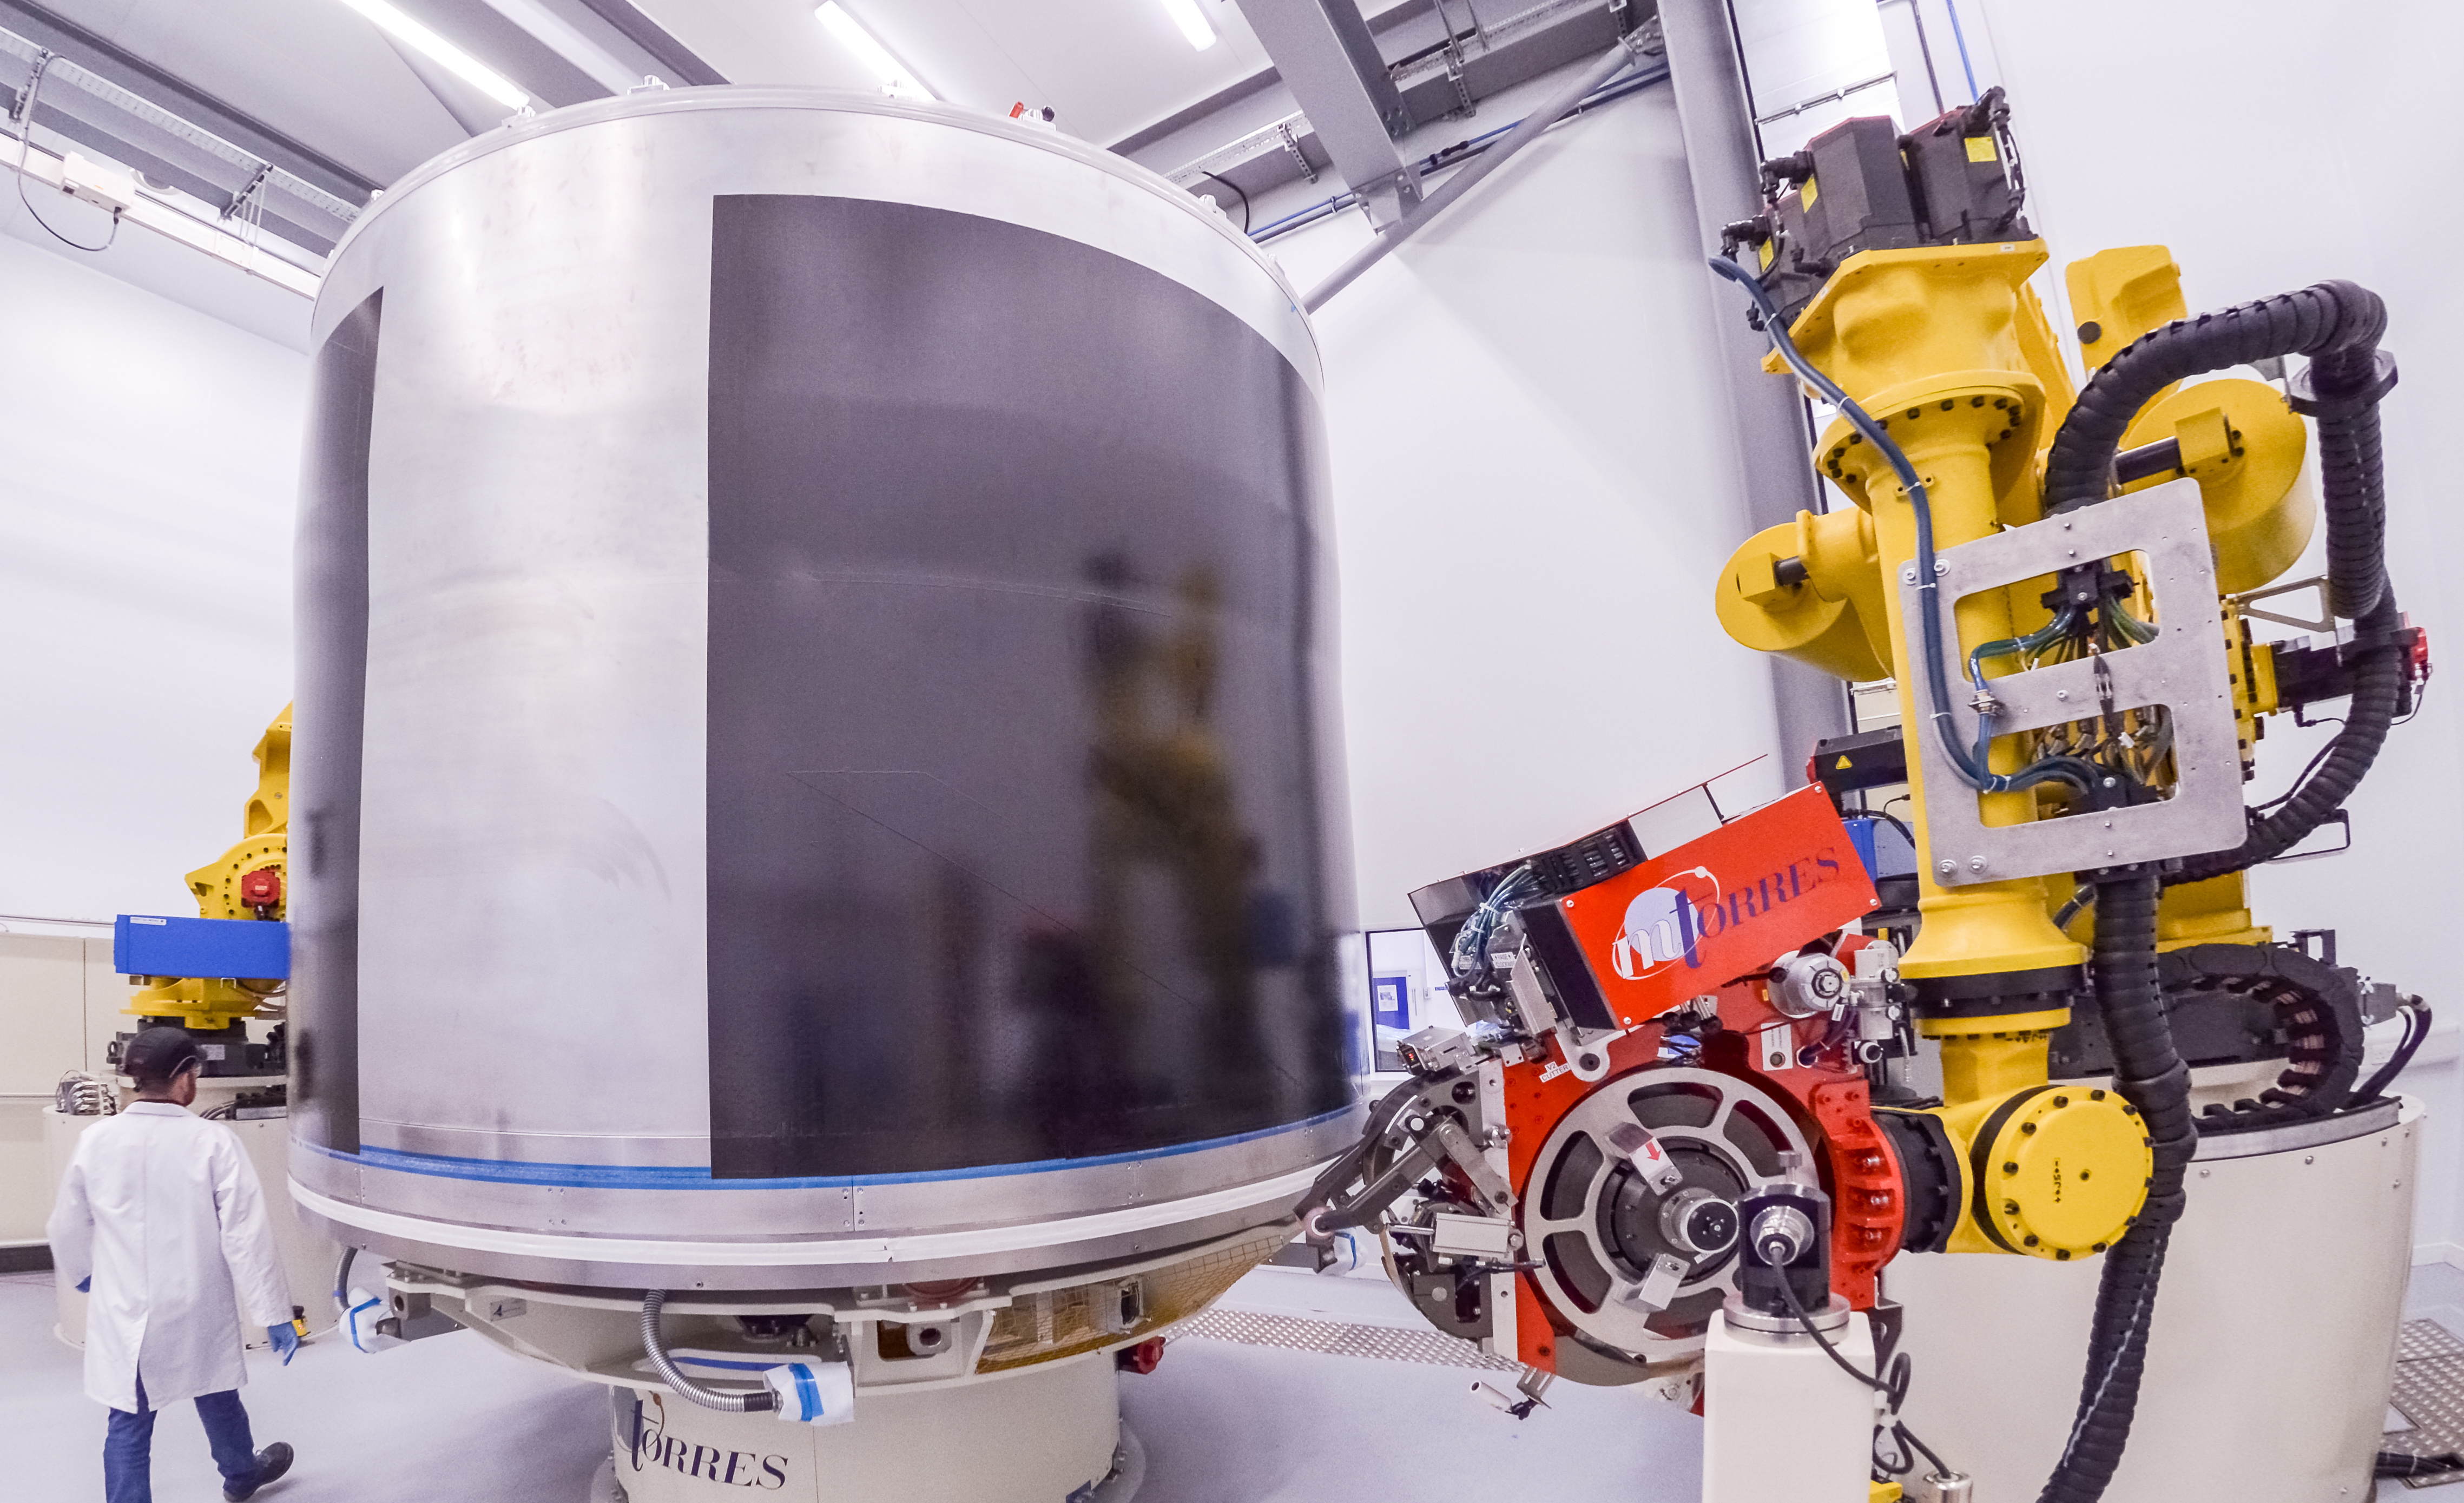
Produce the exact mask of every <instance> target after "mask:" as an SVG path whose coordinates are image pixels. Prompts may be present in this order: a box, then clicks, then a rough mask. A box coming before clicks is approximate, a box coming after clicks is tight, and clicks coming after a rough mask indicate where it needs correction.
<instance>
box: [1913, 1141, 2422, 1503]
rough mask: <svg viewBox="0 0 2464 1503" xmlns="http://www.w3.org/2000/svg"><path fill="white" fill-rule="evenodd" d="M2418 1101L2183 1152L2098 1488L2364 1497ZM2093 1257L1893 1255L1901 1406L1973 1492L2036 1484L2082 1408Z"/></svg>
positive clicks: (2391, 1322)
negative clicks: (2168, 1230) (1901, 1331)
mask: <svg viewBox="0 0 2464 1503" xmlns="http://www.w3.org/2000/svg"><path fill="white" fill-rule="evenodd" d="M2419 1117H2420V1111H2419V1108H2418V1107H2415V1106H2412V1105H2410V1104H2409V1103H2408V1104H2407V1105H2406V1107H2405V1109H2404V1112H2403V1115H2402V1117H2401V1119H2399V1118H2398V1117H2397V1115H2396V1114H2395V1113H2394V1112H2393V1111H2387V1112H2383V1113H2379V1114H2376V1115H2373V1116H2359V1115H2357V1116H2355V1117H2353V1118H2351V1119H2343V1120H2335V1121H2330V1122H2325V1123H2318V1124H2308V1125H2305V1126H2302V1127H2297V1128H2287V1129H2272V1130H2267V1131H2263V1132H2258V1133H2252V1134H2246V1135H2236V1136H2233V1137H2222V1136H2219V1137H2214V1138H2208V1139H2205V1140H2203V1141H2202V1142H2201V1143H2200V1145H2199V1156H2198V1158H2197V1159H2196V1160H2193V1161H2192V1163H2191V1165H2190V1170H2189V1179H2188V1181H2187V1188H2188V1190H2189V1206H2188V1208H2187V1209H2186V1210H2185V1211H2184V1213H2183V1216H2182V1220H2181V1222H2180V1223H2179V1224H2178V1225H2177V1226H2176V1227H2174V1230H2173V1239H2172V1245H2171V1248H2170V1249H2169V1250H2168V1251H2167V1256H2166V1259H2165V1274H2164V1281H2163V1283H2162V1284H2160V1285H2159V1286H2158V1292H2157V1295H2156V1310H2155V1324H2154V1326H2153V1328H2152V1329H2151V1331H2150V1332H2149V1335H2148V1341H2147V1369H2146V1376H2145V1379H2144V1380H2143V1381H2142V1382H2141V1384H2140V1389H2139V1409H2138V1414H2137V1417H2136V1418H2135V1419H2134V1420H2133V1422H2132V1424H2131V1426H2130V1448H2129V1449H2128V1450H2127V1451H2126V1452H2124V1453H2123V1458H2122V1466H2121V1468H2120V1469H2119V1470H2117V1471H2116V1472H2115V1473H2114V1477H2113V1484H2112V1486H2111V1487H2110V1488H2109V1489H2107V1491H2106V1492H2105V1494H2104V1496H2105V1500H2106V1503H2180V1500H2182V1499H2188V1498H2231V1499H2233V1500H2234V1503H2339V1500H2340V1499H2349V1500H2352V1503H2360V1500H2362V1499H2364V1498H2366V1497H2367V1496H2369V1492H2370V1463H2371V1459H2372V1457H2373V1456H2374V1455H2375V1454H2376V1452H2377V1450H2378V1446H2379V1433H2380V1429H2381V1426H2382V1425H2383V1424H2384V1417H2385V1415H2386V1412H2387V1411H2386V1405H2387V1386H2388V1381H2389V1379H2390V1376H2391V1374H2392V1372H2393V1368H2394V1362H2395V1341H2396V1328H2397V1326H2398V1324H2399V1323H2400V1322H2401V1319H2402V1311H2403V1304H2404V1287H2405V1278H2406V1275H2407V1274H2408V1273H2409V1271H2410V1265H2411V1261H2412V1257H2411V1255H2412V1194H2413V1176H2414V1160H2415V1157H2416V1155H2417V1153H2418V1151H2419V1148H2420V1141H2419V1139H2420V1136H2421V1126H2420V1121H2419ZM2103 1263H2104V1260H2103V1259H2101V1258H2091V1259H2087V1260H2085V1261H2083V1262H2079V1263H2047V1262H2045V1261H2043V1260H2041V1259H2038V1258H2017V1257H1944V1256H1938V1255H1919V1256H1906V1255H1903V1256H1901V1257H1900V1258H1898V1259H1896V1260H1894V1261H1893V1262H1892V1264H1891V1266H1890V1268H1889V1269H1888V1270H1887V1271H1885V1272H1884V1274H1883V1284H1884V1288H1885V1292H1886V1293H1889V1295H1890V1296H1891V1297H1892V1298H1894V1299H1896V1300H1898V1301H1899V1302H1900V1303H1901V1304H1903V1305H1904V1306H1906V1307H1907V1327H1906V1332H1905V1335H1904V1336H1903V1339H1902V1350H1903V1351H1906V1352H1908V1353H1909V1354H1910V1355H1911V1356H1912V1358H1913V1359H1914V1361H1915V1364H1916V1373H1915V1381H1914V1382H1913V1383H1912V1384H1911V1385H1910V1388H1909V1391H1908V1403H1907V1410H1906V1413H1907V1419H1908V1424H1909V1425H1910V1426H1911V1427H1913V1428H1914V1429H1915V1430H1916V1432H1917V1433H1918V1434H1920V1435H1922V1436H1924V1437H1925V1440H1926V1442H1927V1443H1928V1444H1930V1445H1931V1446H1933V1448H1935V1449H1937V1450H1939V1451H1941V1452H1942V1454H1943V1459H1944V1460H1946V1461H1947V1462H1948V1463H1949V1464H1950V1465H1951V1466H1953V1467H1956V1468H1958V1469H1960V1470H1962V1471H1966V1472H1969V1473H1972V1474H1973V1475H1974V1476H1975V1478H1976V1496H1977V1497H1978V1498H1979V1499H1991V1500H1994V1503H2005V1500H2010V1499H2025V1498H2032V1497H2035V1495H2036V1492H2037V1490H2038V1489H2039V1488H2041V1487H2042V1486H2043V1485H2044V1481H2045V1478H2046V1476H2047V1475H2048V1474H2049V1473H2050V1472H2051V1471H2052V1470H2053V1467H2054V1464H2055V1462H2056V1461H2057V1459H2058V1458H2059V1457H2060V1455H2061V1451H2062V1446H2063V1443H2064V1441H2065V1440H2066V1439H2067V1437H2068V1434H2069V1431H2070V1426H2071V1420H2072V1416H2073V1414H2074V1413H2075V1412H2076V1410H2077V1408H2078V1405H2079V1378H2080V1374H2081V1373H2082V1372H2083V1371H2084V1370H2085V1368H2086V1366H2087V1336H2088V1324H2089V1318H2090V1316H2091V1315H2092V1314H2093V1313H2094V1311H2095V1308H2096V1290H2097V1280H2098V1276H2099V1274H2100V1273H2101V1271H2102V1269H2103Z"/></svg>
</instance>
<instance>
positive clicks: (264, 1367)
mask: <svg viewBox="0 0 2464 1503" xmlns="http://www.w3.org/2000/svg"><path fill="white" fill-rule="evenodd" d="M1226 1304H1227V1306H1229V1307H1230V1308H1234V1309H1237V1310H1242V1311H1248V1312H1254V1313H1258V1314H1263V1315H1292V1316H1302V1317H1307V1318H1312V1319H1317V1320H1331V1321H1341V1322H1346V1323H1350V1324H1355V1325H1368V1326H1392V1327H1395V1328H1397V1329H1411V1328H1414V1327H1415V1326H1416V1324H1417V1319H1416V1317H1415V1316H1414V1315H1412V1314H1411V1312H1410V1310H1409V1308H1408V1307H1407V1306H1406V1305H1405V1303H1404V1302H1403V1301H1402V1300H1401V1298H1400V1296H1397V1295H1395V1294H1394V1293H1392V1291H1390V1290H1388V1289H1387V1288H1386V1287H1385V1286H1384V1285H1383V1284H1382V1283H1379V1282H1376V1281H1372V1280H1354V1279H1320V1278H1314V1277H1312V1276H1310V1275H1308V1274H1302V1273H1292V1272H1288V1271H1281V1270H1262V1271H1259V1272H1257V1273H1254V1274H1252V1275H1251V1276H1250V1277H1249V1278H1248V1279H1246V1280H1243V1283H1242V1285H1241V1286H1239V1287H1238V1288H1237V1289H1236V1290H1235V1291H1234V1293H1233V1294H1232V1295H1231V1296H1230V1297H1229V1298H1228V1299H1227V1301H1226ZM2406 1314H2407V1316H2408V1317H2409V1318H2418V1317H2423V1316H2427V1317H2429V1318H2432V1319H2436V1320H2438V1321H2439V1322H2440V1323H2441V1324H2443V1325H2445V1326H2447V1327H2448V1328H2449V1329H2451V1330H2453V1331H2455V1332H2457V1333H2458V1334H2459V1335H2464V1271H2459V1270H2457V1269H2453V1268H2449V1267H2447V1266H2445V1265H2443V1264H2432V1265H2427V1266H2425V1267H2423V1268H2420V1269H2416V1270H2414V1271H2413V1279H2412V1285H2411V1288H2410V1291H2409V1294H2408V1297H2407V1300H2406ZM51 1323H52V1293H51V1285H50V1276H49V1275H48V1274H7V1275H0V1352H5V1353H6V1354H7V1356H6V1359H5V1360H0V1454H5V1455H7V1456H8V1457H9V1466H8V1481H7V1483H6V1484H5V1485H0V1496H5V1497H6V1498H8V1499H9V1500H11V1503H73V1500H76V1503H81V1500H90V1499H94V1498H98V1497H99V1496H100V1495H101V1466H100V1460H99V1457H100V1451H101V1445H102V1429H103V1411H102V1410H101V1408H100V1407H99V1406H98V1405H96V1404H92V1403H90V1402H89V1401H87V1400H86V1398H85V1397H84V1395H83V1393H82V1391H81V1389H80V1384H79V1372H78V1364H79V1357H78V1355H77V1353H75V1352H73V1351H71V1350H70V1349H69V1348H67V1347H65V1346H63V1345H61V1344H60V1343H59V1342H58V1341H57V1340H55V1339H54V1337H53V1336H52V1333H51ZM1419 1329H1425V1327H1419ZM250 1360H251V1375H252V1381H251V1382H250V1384H249V1386H248V1388H247V1389H246V1390H245V1397H246V1399H247V1402H248V1405H249V1410H250V1413H251V1415H252V1416H253V1418H254V1420H255V1423H256V1427H257V1436H258V1439H259V1443H260V1444H262V1443H263V1442H265V1441H270V1440H288V1441H290V1442H291V1443H292V1444H293V1445H295V1446H296V1447H297V1448H298V1450H299V1464H298V1468H297V1471H296V1472H295V1473H294V1476H293V1479H292V1480H291V1481H289V1482H286V1483H285V1484H283V1485H282V1487H280V1488H279V1489H278V1490H276V1491H275V1492H269V1493H267V1494H266V1497H267V1498H269V1499H280V1500H282V1503H319V1500H329V1503H344V1500H347V1503H438V1500H446V1499H451V1500H452V1503H568V1500H569V1503H582V1500H583V1497H584V1495H585V1493H586V1491H587V1488H588V1483H589V1478H590V1474H591V1472H592V1471H593V1470H594V1469H596V1467H597V1466H598V1464H599V1460H600V1458H601V1457H602V1456H603V1455H605V1446H606V1439H605V1437H606V1414H607V1405H606V1400H605V1395H604V1390H602V1389H599V1388H597V1387H594V1386H591V1385H588V1384H583V1383H574V1382H568V1381H564V1380H562V1379H561V1378H559V1377H557V1376H556V1375H554V1374H552V1373H549V1372H547V1371H545V1370H543V1369H540V1368H538V1367H534V1366H532V1365H530V1364H528V1363H525V1362H522V1361H519V1360H517V1359H514V1358H511V1357H507V1356H505V1355H504V1354H503V1353H501V1352H499V1351H497V1350H496V1349H495V1348H494V1347H492V1346H489V1345H488V1344H486V1343H485V1342H483V1341H481V1340H480V1339H479V1338H478V1337H473V1336H469V1335H466V1334H456V1335H453V1336H447V1337H436V1338H434V1339H432V1340H428V1341H421V1342H417V1343H414V1344H412V1345H408V1346H405V1347H400V1348H397V1349H395V1350H393V1351H389V1352H385V1353H383V1354H381V1355H378V1356H374V1357H363V1356H362V1355H360V1354H358V1353H355V1352H353V1351H352V1350H351V1349H350V1348H349V1346H348V1345H347V1344H346V1343H341V1342H338V1341H335V1340H332V1339H327V1340H324V1341H319V1342H317V1343H314V1344H312V1345H311V1346H309V1347H308V1348H307V1349H305V1350H303V1351H302V1352H301V1353H300V1355H299V1357H298V1359H297V1360H296V1361H294V1362H293V1363H292V1365H291V1366H289V1367H287V1368H283V1367H276V1366H275V1365H274V1364H273V1363H272V1362H271V1361H269V1360H267V1359H263V1358H261V1357H258V1356H255V1355H252V1357H251V1359H250ZM1476 1378H1489V1379H1491V1380H1492V1381H1497V1380H1495V1375H1493V1374H1478V1373H1474V1372H1471V1371H1468V1370H1466V1369H1464V1368H1461V1367H1439V1366H1430V1365H1425V1364H1422V1363H1419V1362H1412V1361H1395V1360H1381V1359H1372V1358H1365V1357H1349V1356H1336V1355H1328V1354H1322V1353H1316V1352H1303V1351H1292V1350H1287V1349H1284V1348H1280V1347H1269V1346H1255V1345H1244V1344H1239V1343H1235V1342H1230V1341H1221V1340H1212V1339H1198V1338H1192V1339H1187V1340H1178V1341H1175V1342H1174V1343H1173V1344H1172V1345H1171V1347H1170V1349H1169V1350H1168V1351H1167V1352H1166V1354H1165V1357H1164V1360H1163V1364H1162V1366H1161V1367H1160V1368H1158V1369H1157V1370H1156V1371H1155V1372H1154V1373H1153V1374H1150V1375H1147V1376H1145V1377H1127V1376H1125V1377H1124V1378H1123V1380H1122V1382H1121V1400H1122V1408H1123V1412H1124V1414H1125V1416H1126V1418H1127V1420H1128V1422H1129V1424H1130V1425H1131V1426H1132V1427H1133V1429H1135V1430H1136V1432H1137V1433H1138V1435H1139V1436H1140V1437H1141V1439H1142V1440H1143V1442H1144V1444H1145V1447H1146V1450H1147V1456H1148V1469H1147V1482H1146V1485H1145V1487H1143V1488H1142V1489H1141V1490H1140V1491H1139V1503H1302V1500H1309V1503H1320V1500H1323V1499H1327V1498H1332V1497H1342V1496H1347V1495H1386V1494H1389V1493H1393V1492H1395V1490H1396V1489H1397V1486H1398V1485H1405V1484H1407V1479H1408V1487H1409V1492H1410V1495H1411V1496H1413V1497H1414V1498H1416V1499H1456V1498H1462V1499H1479V1500H1481V1503H1521V1500H1526V1499H1529V1500H1533V1503H1538V1500H1541V1499H1547V1500H1549V1503H1595V1500H1596V1503H1612V1500H1614V1503H1692V1500H1694V1499H1695V1498H1697V1497H1698V1496H1699V1494H1700V1490H1701V1431H1700V1426H1699V1422H1697V1421H1696V1420H1694V1419H1693V1418H1692V1417H1691V1416H1689V1415H1686V1414H1683V1413H1682V1412H1680V1411H1678V1410H1675V1409H1672V1408H1670V1407H1669V1406H1667V1405H1665V1404H1658V1403H1654V1402H1651V1401H1648V1400H1644V1399H1641V1398H1639V1396H1637V1395H1636V1394H1634V1393H1633V1392H1632V1391H1631V1390H1605V1389H1585V1388H1578V1387H1575V1386H1573V1385H1571V1384H1560V1385H1558V1386H1557V1387H1556V1388H1554V1389H1552V1390H1551V1393H1550V1395H1549V1397H1550V1400H1551V1404H1552V1405H1553V1407H1551V1408H1550V1409H1546V1410H1542V1411H1540V1412H1538V1413H1536V1414H1534V1415H1533V1417H1532V1418H1531V1419H1529V1420H1528V1421H1520V1422H1518V1421H1515V1420H1513V1419H1511V1418H1508V1417H1507V1416H1506V1415H1504V1414H1501V1413H1498V1412H1497V1411H1496V1410H1494V1409H1492V1408H1490V1407H1488V1406H1486V1405H1485V1404H1481V1403H1480V1402H1479V1401H1478V1400H1477V1399H1476V1398H1475V1397H1474V1396H1473V1395H1472V1394H1471V1391H1470V1385H1471V1382H1472V1381H1473V1380H1474V1379H1476ZM1415 1454H1417V1455H1420V1456H1424V1457H1425V1456H1430V1455H1440V1454H1441V1455H1442V1456H1443V1457H1444V1464H1443V1466H1442V1468H1441V1469H1440V1470H1436V1471H1432V1470H1427V1469H1426V1468H1424V1467H1415V1466H1412V1465H1410V1464H1409V1463H1408V1462H1407V1460H1406V1458H1407V1457H1408V1456H1411V1455H1415ZM2387 1492H2388V1494H2389V1495H2390V1496H2391V1497H2407V1498H2409V1497H2415V1496H2420V1495H2421V1494H2417V1493H2409V1492H2405V1491H2404V1490H2402V1489H2400V1488H2394V1487H2390V1488H2388V1489H2387ZM155 1493H156V1496H157V1497H158V1498H160V1499H162V1500H163V1503H188V1500H195V1503H209V1500H211V1499H215V1498H218V1497H219V1496H220V1490H219V1486H218V1479H217V1478H216V1477H215V1475H214V1473H213V1469H212V1465H211V1463H210V1462H209V1460H208V1458H207V1455H206V1446H205V1437H204V1435H203V1434H202V1432H201V1431H200V1429H199V1427H198V1425H197V1420H196V1415H195V1411H194V1410H193V1409H191V1408H189V1407H188V1406H187V1405H182V1406H180V1407H179V1408H177V1409H175V1410H172V1411H170V1412H167V1413H165V1416H164V1417H163V1420H162V1422H161V1424H160V1426H159V1428H158V1430H157V1437H156V1443H155ZM2430 1495H2431V1497H2433V1498H2434V1497H2436V1496H2437V1495H2438V1494H2437V1493H2435V1492H2433V1493H2431V1494H2430ZM2459 1503H2464V1499H2459Z"/></svg>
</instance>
